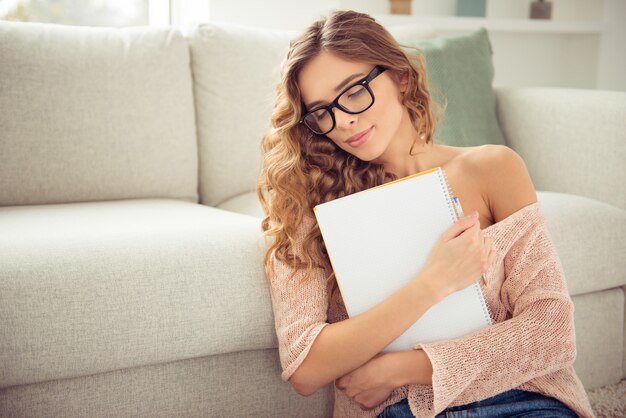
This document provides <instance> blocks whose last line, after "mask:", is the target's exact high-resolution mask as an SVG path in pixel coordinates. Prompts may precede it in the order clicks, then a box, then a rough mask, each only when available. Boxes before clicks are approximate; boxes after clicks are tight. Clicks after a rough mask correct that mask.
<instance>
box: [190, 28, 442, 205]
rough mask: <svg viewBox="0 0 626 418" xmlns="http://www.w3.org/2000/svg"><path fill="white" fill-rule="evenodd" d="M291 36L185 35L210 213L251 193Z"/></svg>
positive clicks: (239, 31)
mask: <svg viewBox="0 0 626 418" xmlns="http://www.w3.org/2000/svg"><path fill="white" fill-rule="evenodd" d="M389 31H390V32H391V33H392V35H394V37H395V38H396V39H398V40H409V39H428V38H433V37H434V36H435V31H434V30H433V29H432V27H431V26H428V25H402V26H399V25H398V26H397V27H390V28H389ZM297 35H298V32H296V31H286V30H276V29H259V28H252V27H245V26H240V25H235V24H228V23H214V22H211V23H201V24H198V25H196V26H194V27H193V28H191V30H190V31H189V34H188V35H187V36H188V38H189V45H190V49H191V64H192V66H191V67H192V71H193V79H194V95H195V100H196V115H197V116H196V117H197V126H198V153H199V161H200V178H199V181H200V184H199V190H200V202H201V203H203V204H206V205H210V206H218V205H219V204H221V203H222V202H224V201H226V200H228V199H229V198H232V197H234V196H237V195H239V194H242V193H246V192H250V191H251V190H254V187H255V185H256V181H257V179H258V176H259V174H260V169H261V138H262V136H263V133H264V132H265V130H266V129H267V127H268V126H269V122H270V116H271V112H272V106H273V104H274V94H275V90H276V84H277V83H278V81H279V78H280V63H281V61H282V59H283V57H284V56H285V55H286V53H287V49H288V47H289V41H290V40H291V39H292V38H294V37H295V36H297Z"/></svg>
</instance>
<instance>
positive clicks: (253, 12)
mask: <svg viewBox="0 0 626 418" xmlns="http://www.w3.org/2000/svg"><path fill="white" fill-rule="evenodd" d="M173 1H174V3H183V5H182V6H180V9H187V11H188V13H189V17H188V18H185V17H184V16H183V17H181V16H180V13H179V17H178V22H180V23H188V22H186V21H188V20H195V21H206V20H211V21H217V22H231V23H237V24H242V25H249V26H256V27H264V28H272V29H289V30H302V29H303V28H304V27H306V26H307V25H308V24H309V23H311V22H312V21H313V20H315V19H317V18H319V17H321V16H323V15H326V14H327V13H328V11H330V10H334V9H354V10H358V11H362V12H365V13H370V14H372V15H373V16H374V17H375V18H376V19H377V20H379V21H380V22H381V23H383V24H385V25H393V24H402V23H407V22H411V24H420V22H425V23H428V24H430V25H432V26H434V27H435V29H436V30H437V33H438V34H439V35H441V36H446V35H454V34H460V33H464V32H469V31H470V30H473V29H475V28H478V27H479V26H486V27H487V29H488V31H489V36H490V39H491V42H492V45H493V49H494V58H493V59H494V65H495V79H494V85H497V86H498V85H510V86H553V87H573V88H587V89H596V88H600V89H607V90H623V91H626V81H625V79H624V76H623V75H624V74H626V53H625V52H624V51H625V50H626V48H624V47H623V45H624V44H625V42H626V24H625V23H626V0H552V3H553V6H552V19H551V21H549V22H545V21H531V20H530V19H529V10H530V3H531V1H532V0H487V6H486V10H487V11H486V14H487V16H486V19H479V18H457V17H455V16H454V15H455V13H456V0H413V1H412V15H411V16H398V15H390V14H389V13H388V11H389V0H318V1H295V0H263V1H255V0H173ZM197 2H199V3H201V5H200V6H196V7H195V8H194V7H193V5H192V4H193V3H197ZM458 22H461V23H462V24H458ZM509 26H510V27H509Z"/></svg>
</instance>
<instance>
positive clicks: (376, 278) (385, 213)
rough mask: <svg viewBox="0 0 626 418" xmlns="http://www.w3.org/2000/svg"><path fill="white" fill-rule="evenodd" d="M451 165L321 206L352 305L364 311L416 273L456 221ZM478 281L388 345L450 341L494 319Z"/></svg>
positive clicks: (319, 214) (326, 236) (318, 212)
mask: <svg viewBox="0 0 626 418" xmlns="http://www.w3.org/2000/svg"><path fill="white" fill-rule="evenodd" d="M452 197H453V196H452V193H451V190H450V187H449V185H448V182H447V179H446V176H445V172H444V170H443V169H442V168H441V167H436V168H433V169H430V170H426V171H423V172H421V173H417V174H414V175H412V176H408V177H405V178H402V179H398V180H395V181H393V182H389V183H386V184H383V185H380V186H376V187H372V188H370V189H367V190H364V191H361V192H357V193H353V194H351V195H348V196H344V197H341V198H338V199H335V200H332V201H329V202H325V203H322V204H319V205H317V206H315V208H314V214H315V216H316V219H317V222H318V225H319V228H320V232H321V234H322V238H323V240H324V243H325V245H326V249H327V252H328V255H329V258H330V262H331V265H332V268H333V270H334V272H335V277H336V279H337V284H338V286H339V290H340V292H341V295H342V298H343V300H344V304H345V306H346V310H347V312H348V315H349V316H350V317H353V316H355V315H358V314H360V313H362V312H364V311H366V310H368V309H369V308H371V307H373V306H374V305H376V304H377V303H379V302H381V301H383V300H384V299H385V298H387V297H389V296H391V295H392V294H393V293H395V292H396V291H397V290H398V289H400V288H402V287H403V286H405V285H406V284H407V283H408V282H409V281H410V280H411V279H412V278H414V277H415V276H416V275H417V274H418V273H419V271H420V270H421V269H422V268H423V266H424V264H425V263H426V259H427V257H428V255H429V253H430V250H431V249H432V247H433V246H434V244H435V243H436V241H437V239H438V238H439V237H440V236H441V234H442V233H443V232H444V231H445V230H446V229H448V228H449V227H450V226H452V224H454V223H455V222H456V220H457V214H456V212H455V209H454V205H453V201H452ZM479 279H480V277H477V278H476V280H477V282H475V283H472V284H471V285H470V286H468V287H466V288H465V289H462V290H459V291H457V292H455V293H453V294H450V295H449V296H447V297H446V298H444V299H443V300H441V301H440V302H439V303H437V304H436V305H433V306H432V307H431V308H430V309H429V310H428V311H426V312H425V313H424V315H422V316H421V317H420V319H419V320H418V321H417V322H416V323H415V324H413V325H412V326H411V327H410V328H408V329H407V330H406V331H405V332H404V333H403V334H402V335H401V336H400V337H398V338H397V339H396V340H395V341H393V342H392V343H391V344H389V345H388V346H387V347H386V348H385V349H384V350H383V351H407V350H411V349H412V347H413V346H415V345H416V344H418V343H427V342H432V341H439V340H448V339H453V338H457V337H461V336H464V335H466V334H469V333H472V332H474V331H477V330H479V329H481V328H484V327H486V326H488V325H491V317H490V315H489V312H488V309H487V305H486V303H485V300H484V296H483V293H482V289H481V287H480V284H479V282H478V280H479Z"/></svg>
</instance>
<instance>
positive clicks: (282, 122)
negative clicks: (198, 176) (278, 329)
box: [256, 11, 445, 297]
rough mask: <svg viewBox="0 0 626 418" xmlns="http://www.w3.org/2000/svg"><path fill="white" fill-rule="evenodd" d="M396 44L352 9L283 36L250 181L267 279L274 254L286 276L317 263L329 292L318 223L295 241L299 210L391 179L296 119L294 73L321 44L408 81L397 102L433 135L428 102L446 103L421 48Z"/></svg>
mask: <svg viewBox="0 0 626 418" xmlns="http://www.w3.org/2000/svg"><path fill="white" fill-rule="evenodd" d="M402 48H403V47H401V45H399V44H398V42H397V41H396V40H395V39H394V38H393V36H392V35H391V34H390V33H389V32H388V31H387V30H386V29H385V28H384V27H383V26H381V25H380V24H379V23H378V22H376V21H375V19H373V18H372V17H371V16H369V15H367V14H364V13H358V12H354V11H335V12H332V13H330V14H329V15H328V16H327V17H326V18H322V19H320V20H317V21H315V22H313V23H312V24H311V25H310V26H309V27H308V28H307V29H306V30H305V31H304V32H303V33H302V34H301V35H299V36H298V37H297V38H295V39H293V40H292V41H291V42H290V44H289V51H288V53H287V55H286V56H285V58H284V59H283V61H282V63H281V79H280V81H279V83H278V85H277V87H276V99H275V103H274V107H273V111H272V116H271V120H270V128H269V129H268V130H267V132H266V133H265V134H264V136H263V138H262V152H263V161H262V169H261V175H260V177H259V180H258V182H257V186H256V192H257V196H258V198H259V200H260V202H261V205H262V207H263V211H264V213H265V214H266V216H265V218H264V219H263V220H262V223H261V225H262V230H263V234H264V237H265V238H270V240H272V239H273V240H272V243H271V245H270V246H269V247H268V249H267V252H266V253H265V256H264V259H263V261H264V266H265V270H266V277H267V280H268V281H269V283H270V286H271V285H272V278H273V277H274V270H273V269H272V268H271V267H272V263H271V261H272V257H276V258H277V259H278V260H280V261H282V262H284V263H288V264H290V265H291V266H292V268H293V270H292V274H291V275H290V277H289V279H291V278H293V273H295V272H296V271H297V270H298V269H306V274H305V275H304V278H302V279H301V280H302V281H304V280H307V279H309V278H310V274H311V272H312V270H313V268H322V269H324V270H325V271H326V272H327V273H328V275H327V280H328V281H327V283H328V285H329V289H331V292H330V293H329V294H330V295H331V296H330V297H332V295H333V293H334V292H336V291H337V290H338V289H337V286H336V281H335V277H334V272H333V271H332V268H331V266H330V262H329V259H328V253H327V252H326V247H325V245H324V241H323V239H322V236H321V233H320V230H319V227H318V226H317V222H314V227H313V228H312V229H310V230H309V231H307V233H306V236H305V238H304V240H303V241H302V242H298V243H296V242H294V239H295V237H296V234H297V231H298V228H299V227H300V226H301V225H302V224H303V223H304V220H305V219H304V217H311V218H313V219H315V217H314V213H313V210H312V208H313V207H315V206H316V205H318V204H320V203H324V202H327V201H330V200H333V199H336V198H339V197H342V196H346V195H349V194H352V193H356V192H359V191H362V190H365V189H369V188H371V187H374V186H378V185H381V184H384V183H387V182H390V181H393V180H396V179H397V176H396V175H395V174H394V173H391V172H388V171H386V170H385V168H384V167H383V166H382V165H381V164H375V163H372V162H368V161H362V160H360V159H358V158H357V157H355V156H354V155H352V154H350V153H348V152H346V151H344V150H343V149H341V148H340V147H338V146H337V145H335V143H333V142H332V141H331V140H329V139H328V138H326V137H325V136H323V135H315V134H313V133H312V132H310V131H309V130H308V129H307V128H306V127H305V126H304V124H301V123H299V121H300V118H301V116H302V110H303V103H302V99H301V94H300V90H299V88H298V85H297V79H298V74H299V72H300V71H301V70H302V68H303V67H304V66H305V65H306V64H307V63H308V62H309V61H310V60H311V59H312V58H313V57H315V56H316V55H317V54H319V53H320V52H322V51H328V52H332V53H333V54H335V55H336V56H338V57H340V58H343V59H345V60H348V61H354V62H361V63H367V64H372V65H381V66H383V67H384V68H385V69H386V72H387V73H388V74H389V75H390V76H391V77H392V79H393V80H394V81H395V82H396V83H399V82H400V80H401V79H403V78H405V79H406V80H408V84H407V89H406V91H405V92H404V95H403V98H402V104H403V105H404V106H406V108H407V109H408V113H409V116H410V120H411V123H412V124H413V126H414V127H415V129H416V131H417V132H418V133H419V135H418V136H419V137H420V138H421V139H422V140H423V141H424V142H425V143H426V144H427V143H429V142H431V141H433V142H434V131H435V128H436V123H437V120H438V119H436V118H435V114H434V113H433V110H432V108H433V107H435V108H436V109H437V110H439V111H440V112H441V114H443V110H445V105H444V106H443V107H440V106H439V105H438V104H437V103H436V102H435V101H434V100H432V98H431V96H430V94H429V89H428V83H427V79H426V66H425V59H424V56H423V53H422V51H421V50H420V49H418V48H413V50H414V51H415V53H414V54H413V53H407V52H405V51H404V50H403V49H402ZM437 116H438V115H437ZM416 143H417V138H416V140H415V141H414V142H413V144H412V146H411V149H410V150H409V154H410V155H414V154H412V151H413V148H414V146H415V145H416ZM296 244H297V245H298V246H300V245H301V246H302V251H299V253H300V254H295V253H294V247H295V245H296Z"/></svg>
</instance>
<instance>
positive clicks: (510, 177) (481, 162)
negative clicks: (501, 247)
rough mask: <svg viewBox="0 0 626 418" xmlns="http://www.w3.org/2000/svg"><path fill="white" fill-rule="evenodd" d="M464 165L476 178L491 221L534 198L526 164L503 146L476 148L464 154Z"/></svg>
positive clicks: (504, 216) (530, 202)
mask: <svg viewBox="0 0 626 418" xmlns="http://www.w3.org/2000/svg"><path fill="white" fill-rule="evenodd" d="M467 164H469V165H470V166H471V167H472V172H473V173H474V174H475V176H476V178H477V179H478V180H479V183H480V189H481V194H482V196H483V200H484V201H485V202H486V204H487V206H488V207H489V210H490V212H491V215H492V218H493V222H494V223H495V222H500V221H501V220H502V219H504V218H506V217H508V216H509V215H511V214H513V213H515V212H517V211H518V210H520V209H522V208H523V207H525V206H528V205H530V204H532V203H534V202H536V201H537V193H536V191H535V186H534V184H533V182H532V179H531V177H530V174H529V173H528V168H527V167H526V163H525V162H524V160H523V159H522V157H521V156H520V155H519V154H518V153H517V152H515V150H513V149H511V148H509V147H507V146H506V145H497V144H486V145H482V146H479V147H475V148H474V149H473V150H471V151H470V152H468V153H467Z"/></svg>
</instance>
